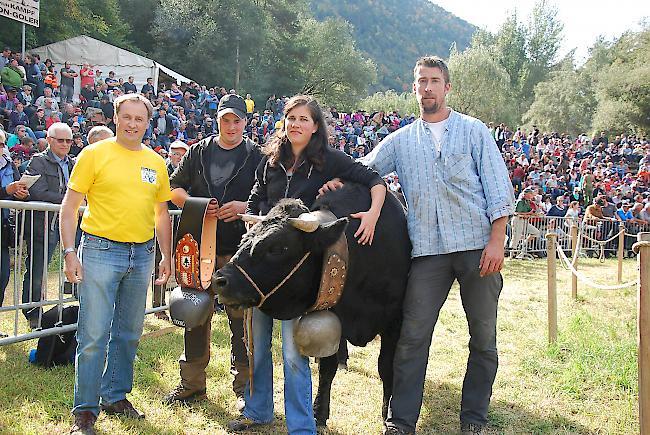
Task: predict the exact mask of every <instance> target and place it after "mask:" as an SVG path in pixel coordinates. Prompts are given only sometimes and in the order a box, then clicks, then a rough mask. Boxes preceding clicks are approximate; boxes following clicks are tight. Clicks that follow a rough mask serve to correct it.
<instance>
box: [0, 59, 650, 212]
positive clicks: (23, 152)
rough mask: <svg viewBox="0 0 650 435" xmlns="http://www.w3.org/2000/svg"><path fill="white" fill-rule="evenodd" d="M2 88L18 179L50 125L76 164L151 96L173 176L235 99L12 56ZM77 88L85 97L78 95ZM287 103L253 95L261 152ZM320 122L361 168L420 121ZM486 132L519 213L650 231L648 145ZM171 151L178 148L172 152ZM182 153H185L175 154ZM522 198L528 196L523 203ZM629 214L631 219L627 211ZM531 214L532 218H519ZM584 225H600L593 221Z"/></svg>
mask: <svg viewBox="0 0 650 435" xmlns="http://www.w3.org/2000/svg"><path fill="white" fill-rule="evenodd" d="M0 79H1V84H0V125H1V126H2V127H0V128H3V129H4V130H5V131H6V137H7V144H6V145H7V146H6V150H5V153H8V152H10V153H11V154H10V155H11V158H13V160H14V163H15V164H16V166H17V167H18V168H19V169H20V171H21V172H22V171H24V169H25V167H26V166H27V164H28V163H29V160H30V158H31V156H32V155H33V154H34V153H36V152H42V151H43V150H45V149H46V147H47V141H46V140H45V135H46V131H47V129H48V128H49V126H50V125H52V124H53V123H55V122H64V123H67V124H68V125H69V126H70V127H71V129H72V131H73V137H74V144H73V146H72V148H71V151H70V154H71V155H73V156H76V155H78V153H79V152H81V150H82V149H83V147H84V146H86V144H87V137H86V135H87V132H88V131H89V130H90V128H92V127H93V126H96V125H104V126H107V127H108V128H111V129H114V125H113V122H112V118H113V105H112V102H113V100H114V99H115V98H116V97H118V96H119V95H122V94H124V93H133V92H140V93H142V94H143V95H145V96H146V97H147V98H149V99H150V100H151V102H152V103H153V105H154V108H155V110H154V114H153V118H152V120H151V123H150V126H149V129H148V131H147V133H146V134H145V139H144V142H145V145H147V146H149V147H151V148H152V149H154V150H155V151H157V152H158V153H160V154H161V155H162V156H163V157H165V158H166V159H167V161H168V164H169V166H170V168H173V167H175V166H176V165H177V161H178V160H179V155H178V154H179V153H178V152H177V151H178V150H180V151H182V150H183V149H185V148H187V147H188V146H190V145H192V144H193V143H195V142H197V141H200V140H201V139H203V138H205V137H207V136H210V135H212V134H216V133H217V122H216V120H215V119H214V117H215V112H216V108H217V104H218V103H219V100H220V99H221V98H222V97H223V96H224V95H226V94H228V93H235V90H229V91H227V90H226V88H225V87H221V86H213V87H208V86H202V85H199V84H197V83H195V82H190V83H184V84H181V85H178V84H176V83H161V84H159V86H158V88H157V89H156V88H155V86H154V81H153V79H152V78H149V79H147V82H146V83H144V84H142V85H136V84H135V83H134V79H133V77H126V78H125V77H117V76H116V74H115V72H114V71H109V72H108V74H107V75H104V73H103V71H101V70H100V69H99V68H95V67H94V66H93V65H90V64H84V65H82V67H81V68H80V69H79V71H77V70H76V69H75V68H74V67H73V66H71V65H70V64H69V63H67V62H66V63H65V64H64V66H63V68H61V69H60V71H56V69H55V67H54V65H53V63H52V61H51V60H49V59H45V60H44V61H42V60H41V59H40V58H39V56H38V55H26V56H23V55H22V54H21V53H20V52H12V51H11V50H9V49H8V48H5V49H4V50H3V52H2V55H1V56H0ZM77 81H78V82H79V88H80V89H81V91H80V92H79V93H78V94H75V92H74V89H75V83H76V82H77ZM286 100H287V97H286V96H276V95H271V96H269V97H268V98H266V99H265V100H262V101H263V104H261V105H258V104H256V103H255V100H253V98H252V97H251V95H250V94H247V95H246V100H245V101H246V108H247V116H248V125H247V127H246V132H245V134H246V135H247V136H248V137H249V138H251V139H252V140H253V141H255V142H257V143H259V144H260V145H262V146H263V145H264V144H265V143H266V142H267V141H268V140H269V138H270V137H271V135H273V134H274V132H275V130H276V129H278V128H279V127H281V125H282V122H283V120H282V110H283V108H284V104H285V102H286ZM324 112H325V115H326V118H327V123H328V128H329V143H330V145H331V146H332V147H336V148H339V149H341V150H343V151H345V152H346V153H348V154H350V155H351V156H353V157H355V158H357V157H362V156H364V155H365V154H367V153H368V152H369V151H370V150H371V149H372V148H373V147H374V146H375V145H376V144H377V143H378V142H379V141H381V139H383V138H384V137H386V136H387V135H388V134H390V133H391V132H393V131H395V130H397V129H399V128H401V127H403V126H404V125H407V124H408V123H410V122H413V120H414V119H415V115H414V114H405V115H402V114H400V113H399V112H398V111H391V112H382V111H379V112H372V113H368V112H365V111H363V110H357V111H353V112H351V113H339V112H338V111H337V109H336V108H334V107H330V108H327V109H326V110H325V111H324ZM488 127H489V128H490V131H491V132H492V134H493V135H494V138H495V141H496V143H497V146H498V147H499V149H500V150H501V152H502V155H503V158H504V160H505V162H506V165H507V167H508V170H509V172H510V177H511V180H512V185H513V189H514V191H515V194H517V195H519V202H520V206H519V207H518V213H529V215H530V216H533V215H534V216H541V215H549V216H555V217H563V216H565V215H566V214H567V212H569V214H571V213H574V212H577V213H578V214H579V216H580V217H582V216H584V214H585V213H586V212H587V210H588V209H589V206H591V205H594V204H596V205H598V204H601V205H603V214H602V218H603V219H612V220H619V221H629V222H634V223H635V224H641V223H642V222H643V223H650V148H649V147H650V145H649V144H648V141H647V139H646V138H645V137H640V136H636V135H633V134H629V135H620V136H616V137H614V138H609V137H608V136H607V135H606V134H605V133H604V132H601V133H600V134H595V135H593V136H587V135H586V134H581V135H578V136H577V137H570V136H568V135H566V134H561V133H556V132H546V133H545V132H541V131H540V130H539V129H538V128H536V127H533V128H532V129H531V130H525V129H523V128H518V129H516V130H513V129H510V128H509V127H508V126H506V125H504V124H498V125H497V124H493V123H489V125H488ZM173 143H175V144H177V146H176V147H170V145H171V144H173ZM181 143H182V144H184V147H183V148H181V147H180V145H178V144H181ZM387 181H388V183H389V187H390V188H391V190H393V191H399V190H400V185H399V180H398V179H397V177H396V176H390V177H388V180H387ZM526 189H528V192H529V193H530V195H524V194H523V192H524V191H526ZM603 201H605V202H603ZM524 203H525V205H524ZM628 204H629V210H627V211H625V210H626V207H628ZM528 208H530V210H528V211H527V212H522V211H521V210H524V209H526V210H527V209H528ZM592 209H593V208H592ZM571 210H573V212H572V211H571ZM628 212H629V213H628ZM596 215H598V213H596ZM520 216H524V215H523V214H520ZM630 216H631V217H630ZM588 217H589V219H600V217H595V216H594V215H593V214H588ZM632 219H634V221H632ZM529 220H530V219H529Z"/></svg>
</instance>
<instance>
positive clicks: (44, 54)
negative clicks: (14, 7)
mask: <svg viewBox="0 0 650 435" xmlns="http://www.w3.org/2000/svg"><path fill="white" fill-rule="evenodd" d="M28 52H29V53H34V54H38V55H39V56H40V57H41V61H45V59H51V60H52V62H53V63H54V64H55V67H56V69H57V71H60V70H61V68H62V67H63V63H64V62H69V63H70V65H71V66H72V68H73V69H74V70H75V71H77V73H78V72H79V70H80V69H81V66H82V65H83V64H84V63H89V64H91V65H93V67H94V69H100V70H102V77H108V72H109V71H115V78H117V79H119V78H123V79H124V81H125V82H126V80H127V78H128V77H129V76H133V78H134V83H135V84H136V86H137V87H138V89H140V88H141V87H142V85H143V84H145V83H146V81H147V78H148V77H152V78H153V80H154V86H155V88H156V89H157V88H158V79H159V77H160V73H163V74H164V75H167V76H169V77H171V78H172V80H175V81H176V83H178V84H181V83H188V82H190V81H191V80H190V79H188V78H187V77H185V76H183V75H181V74H179V73H177V72H176V71H173V70H171V69H169V68H167V67H166V66H164V65H161V64H159V63H158V62H156V61H154V60H151V59H149V58H146V57H144V56H140V55H139V54H135V53H132V52H130V51H128V50H124V49H122V48H119V47H116V46H114V45H111V44H107V43H106V42H102V41H99V40H97V39H94V38H91V37H90V36H85V35H81V36H76V37H74V38H70V39H66V40H64V41H59V42H54V43H52V44H48V45H44V46H42V47H38V48H34V49H33V50H28ZM59 80H60V76H59ZM79 84H80V80H79V78H76V79H75V95H77V94H79V91H80V88H79Z"/></svg>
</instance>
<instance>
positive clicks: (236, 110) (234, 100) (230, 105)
mask: <svg viewBox="0 0 650 435" xmlns="http://www.w3.org/2000/svg"><path fill="white" fill-rule="evenodd" d="M226 113H233V114H235V115H237V117H239V119H245V118H246V102H245V101H244V99H243V98H242V97H241V96H239V95H236V94H226V95H224V96H223V97H221V100H219V106H218V107H217V117H219V118H220V117H222V116H223V115H225V114H226Z"/></svg>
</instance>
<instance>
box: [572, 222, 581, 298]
mask: <svg viewBox="0 0 650 435" xmlns="http://www.w3.org/2000/svg"><path fill="white" fill-rule="evenodd" d="M578 243H579V242H578V226H577V225H575V224H573V225H571V248H572V249H571V253H572V254H573V257H572V258H575V263H573V267H574V268H575V269H576V270H578V254H577V252H578V251H580V246H578ZM571 297H572V298H573V299H578V277H577V276H575V274H573V273H572V274H571Z"/></svg>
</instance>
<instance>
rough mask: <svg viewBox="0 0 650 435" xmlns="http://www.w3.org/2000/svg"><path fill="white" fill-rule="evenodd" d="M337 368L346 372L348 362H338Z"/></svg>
mask: <svg viewBox="0 0 650 435" xmlns="http://www.w3.org/2000/svg"><path fill="white" fill-rule="evenodd" d="M336 369H337V370H340V371H343V372H347V371H348V364H347V363H339V365H338V367H337V368H336Z"/></svg>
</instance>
